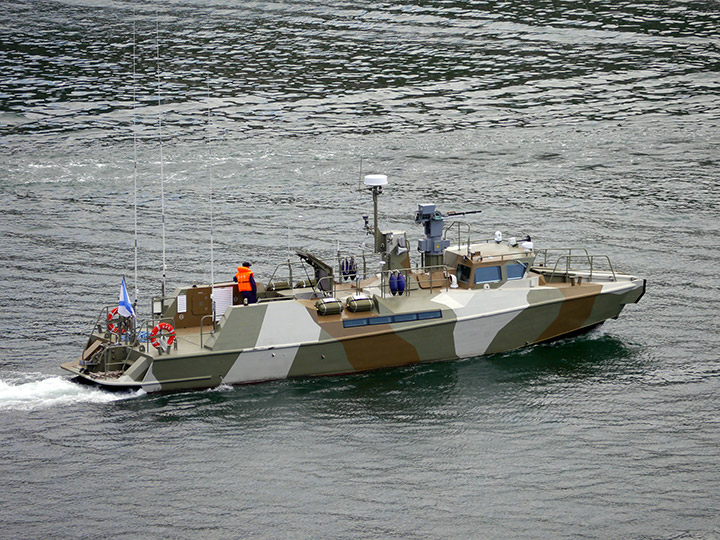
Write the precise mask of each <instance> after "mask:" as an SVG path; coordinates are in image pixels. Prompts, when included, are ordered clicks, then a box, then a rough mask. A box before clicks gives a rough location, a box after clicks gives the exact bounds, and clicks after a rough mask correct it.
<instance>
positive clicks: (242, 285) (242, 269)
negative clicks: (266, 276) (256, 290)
mask: <svg viewBox="0 0 720 540" xmlns="http://www.w3.org/2000/svg"><path fill="white" fill-rule="evenodd" d="M250 276H253V277H255V275H254V274H253V273H252V270H250V269H249V268H248V267H247V266H238V269H237V274H235V279H237V284H238V291H240V292H243V291H252V284H251V283H250Z"/></svg>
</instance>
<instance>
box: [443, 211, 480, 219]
mask: <svg viewBox="0 0 720 540" xmlns="http://www.w3.org/2000/svg"><path fill="white" fill-rule="evenodd" d="M480 212H482V210H468V211H467V212H455V211H454V210H450V211H449V212H448V213H447V214H445V215H446V216H447V217H453V216H466V215H468V214H479V213H480Z"/></svg>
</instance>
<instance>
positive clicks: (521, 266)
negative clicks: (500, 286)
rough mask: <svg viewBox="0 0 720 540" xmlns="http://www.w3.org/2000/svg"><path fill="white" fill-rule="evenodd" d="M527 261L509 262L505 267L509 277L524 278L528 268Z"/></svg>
mask: <svg viewBox="0 0 720 540" xmlns="http://www.w3.org/2000/svg"><path fill="white" fill-rule="evenodd" d="M527 267H528V265H527V263H512V264H508V265H507V266H506V267H505V269H506V270H507V278H508V279H522V278H523V276H524V275H525V271H526V270H527Z"/></svg>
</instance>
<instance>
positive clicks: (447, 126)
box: [0, 0, 720, 539]
mask: <svg viewBox="0 0 720 540" xmlns="http://www.w3.org/2000/svg"><path fill="white" fill-rule="evenodd" d="M133 22H135V26H136V31H137V39H136V44H137V47H136V76H135V77H133V54H132V51H133V38H132V35H133ZM156 22H158V23H159V24H158V30H159V32H158V33H159V44H160V58H161V59H160V72H161V73H160V81H161V85H160V86H161V92H160V93H161V96H162V107H161V109H162V123H163V127H162V131H161V132H160V133H159V132H158V129H157V123H158V115H157V113H158V104H157V96H158V91H157V81H158V75H157V72H156V67H157V63H156V60H155V56H156V48H155V47H156V45H155V39H156ZM719 28H720V9H719V5H718V4H717V3H713V2H697V1H688V2H677V1H660V0H657V1H655V2H650V1H645V2H613V3H601V2H578V1H565V2H549V1H547V2H542V1H537V0H535V1H533V0H530V1H525V2H513V1H507V2H453V1H435V2H419V1H418V2H416V3H409V2H406V3H400V2H397V3H395V2H385V3H379V2H378V3H375V2H367V3H366V2H341V1H332V2H323V3H320V2H318V3H310V2H282V1H280V2H275V3H235V2H220V1H215V2H211V1H197V2H190V1H184V2H182V1H170V2H165V3H162V4H145V3H143V4H140V3H135V4H133V3H130V2H122V1H121V2H108V1H102V0H97V1H85V2H50V1H33V2H0V66H2V70H0V146H1V148H2V152H0V216H2V219H0V232H1V234H2V242H0V280H1V286H0V441H2V444H0V485H1V486H2V489H0V538H3V539H4V538H8V539H19V538H93V539H95V538H123V539H126V538H127V539H129V538H142V539H145V538H163V539H164V538H183V539H185V538H187V539H195V538H272V539H275V538H292V539H298V538H307V539H315V538H348V539H349V538H353V539H354V538H368V539H375V538H378V539H379V538H383V539H384V538H404V539H437V538H466V539H475V538H508V539H517V538H529V539H536V538H561V537H562V538H598V539H607V538H623V539H625V538H632V539H670V538H672V539H676V538H688V539H689V538H692V539H711V538H718V537H720V525H719V524H718V523H720V521H718V518H717V516H718V515H720V467H718V463H719V462H720V460H719V458H720V445H719V444H718V441H719V440H720V415H719V413H718V410H719V409H720V397H719V395H720V394H719V391H720V376H719V375H720V354H719V353H718V351H719V350H720V336H719V335H718V329H719V328H720V324H719V323H720V321H719V316H718V307H719V304H720V285H718V278H717V267H718V264H720V249H719V248H720V242H719V241H718V238H720V218H719V217H718V214H719V212H720V189H719V188H718V179H719V178H720V159H719V158H718V155H719V154H718V143H720V131H719V128H720V30H718V29H719ZM133 81H135V82H133ZM133 88H135V89H136V96H137V107H136V113H133V109H134V108H133ZM208 112H209V113H210V114H209V115H208ZM208 116H209V117H210V122H209V124H210V127H208ZM135 127H136V128H137V133H138V149H137V164H138V169H137V170H138V220H139V270H138V288H139V291H140V298H141V303H142V302H143V299H145V304H144V306H143V309H144V311H145V312H147V306H148V299H149V297H150V296H151V295H153V294H156V293H158V292H159V288H160V281H159V278H160V275H161V259H162V244H161V236H160V233H159V230H160V223H161V222H160V180H159V179H160V172H159V171H160V146H159V143H158V141H159V139H160V138H162V140H163V146H162V151H163V156H164V158H163V164H164V175H165V195H166V197H165V199H166V200H165V203H166V213H167V217H166V222H167V264H168V272H167V274H168V282H169V286H171V287H172V286H174V285H175V284H181V283H187V282H189V281H193V280H197V281H208V280H209V278H210V262H209V261H210V252H209V245H210V225H209V224H210V203H209V199H210V191H211V186H212V190H213V193H214V204H213V207H212V208H213V213H214V218H215V220H214V227H213V234H214V245H215V251H214V253H215V275H216V276H222V277H230V276H231V275H232V274H233V269H234V267H235V266H236V264H237V263H238V262H239V261H240V260H241V259H246V258H250V259H251V260H252V261H253V263H254V269H255V270H256V275H258V277H259V279H261V280H262V279H267V277H268V276H269V274H270V273H271V272H272V270H273V269H274V268H275V266H276V265H277V264H278V263H280V262H282V261H283V260H285V258H286V257H287V251H288V245H290V246H291V247H292V248H295V247H304V248H306V249H309V250H311V251H314V252H316V253H317V254H318V255H320V256H321V257H323V258H328V259H331V258H332V256H333V254H334V252H335V250H336V247H337V244H336V240H340V247H341V249H346V250H351V249H352V250H358V249H359V248H360V246H362V244H363V243H366V244H367V245H368V247H369V242H368V240H367V238H366V237H364V236H363V232H362V220H361V218H360V216H361V215H362V214H364V213H368V212H369V211H370V209H371V201H370V200H369V197H368V196H367V194H366V193H361V192H358V191H357V182H358V175H359V171H360V165H361V163H360V160H361V158H362V167H363V171H365V172H370V171H373V172H383V173H386V174H388V176H389V179H390V186H389V187H388V189H386V191H385V194H384V195H383V198H382V200H381V212H382V221H383V222H384V224H385V225H386V226H387V228H392V229H407V230H408V233H409V236H410V237H411V238H415V237H417V236H419V235H420V231H419V229H416V228H415V225H414V224H412V218H413V211H414V209H415V208H416V204H417V203H419V202H436V203H437V204H438V205H439V206H440V208H441V209H443V210H468V209H482V210H483V213H482V214H480V215H479V216H476V218H475V220H474V228H475V231H476V232H477V234H478V236H481V237H489V236H491V235H492V233H493V232H494V231H495V230H498V229H499V230H502V231H503V232H505V233H506V234H508V235H511V234H520V233H523V234H524V233H528V234H531V235H532V237H533V240H534V241H535V243H536V245H537V246H538V247H540V248H543V247H552V246H558V245H570V246H578V245H584V246H588V247H589V248H591V249H592V250H593V251H595V252H599V253H607V254H609V255H610V256H611V257H612V260H613V262H614V264H615V266H616V267H617V268H619V269H621V270H624V271H627V272H629V273H634V274H637V275H641V276H643V277H646V278H648V280H649V287H648V293H647V294H646V296H645V297H644V298H643V299H642V301H641V303H640V304H638V305H632V306H629V307H628V308H627V309H626V311H625V312H624V313H623V314H622V316H621V317H620V319H618V320H616V321H609V322H608V323H607V324H605V325H604V326H603V327H601V328H600V329H598V330H596V331H594V332H592V333H590V334H588V335H585V336H581V337H577V338H573V339H570V340H565V341H561V342H557V343H554V344H550V345H543V346H538V347H534V348H531V349H528V350H524V351H520V352H516V353H512V354H505V355H501V356H493V357H488V358H475V359H466V360H463V361H459V362H454V363H446V364H434V365H426V366H418V367H411V368H405V369H398V370H388V371H379V372H374V373H369V374H364V375H359V376H351V377H329V378H320V379H307V380H292V381H283V382H277V383H269V384H262V385H254V386H246V387H239V388H219V389H216V390H213V391H206V392H194V393H186V394H176V395H161V396H156V395H150V396H149V395H138V394H131V395H121V396H118V395H110V394H106V393H103V392H100V391H95V390H90V389H87V388H83V387H78V386H75V385H73V384H71V383H69V382H68V381H67V380H66V378H65V376H64V374H63V372H62V371H61V370H60V369H59V367H58V365H59V364H60V363H61V362H65V361H67V360H68V359H71V358H74V357H76V356H77V355H78V354H79V352H80V349H81V347H82V345H83V343H84V341H83V336H84V335H85V333H86V332H87V331H88V329H89V327H90V325H91V324H92V322H93V321H94V320H95V317H96V316H97V313H98V311H99V308H100V306H103V305H106V304H109V303H112V302H113V301H114V300H115V299H116V298H117V289H118V284H119V282H120V277H121V276H122V275H123V274H124V275H125V276H126V277H127V278H128V282H129V286H130V287H132V283H133V282H134V270H133V264H134V252H133V228H134V225H133V162H134V159H133V155H134V151H133V132H134V128H135Z"/></svg>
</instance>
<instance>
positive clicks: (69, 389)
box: [0, 375, 145, 411]
mask: <svg viewBox="0 0 720 540" xmlns="http://www.w3.org/2000/svg"><path fill="white" fill-rule="evenodd" d="M30 377H31V376H28V375H26V376H24V379H23V380H5V379H0V411H4V410H33V409H41V408H47V407H55V406H58V405H71V404H75V403H109V402H112V401H119V400H123V399H130V398H134V397H138V396H140V395H144V394H145V392H144V391H143V390H139V391H136V392H127V393H125V392H123V393H110V392H107V391H104V390H100V389H99V388H93V387H89V386H83V385H80V384H76V383H74V382H72V381H70V380H69V379H65V378H63V377H47V378H43V379H37V380H28V379H29V378H30Z"/></svg>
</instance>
